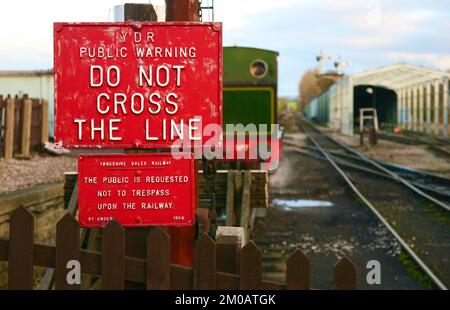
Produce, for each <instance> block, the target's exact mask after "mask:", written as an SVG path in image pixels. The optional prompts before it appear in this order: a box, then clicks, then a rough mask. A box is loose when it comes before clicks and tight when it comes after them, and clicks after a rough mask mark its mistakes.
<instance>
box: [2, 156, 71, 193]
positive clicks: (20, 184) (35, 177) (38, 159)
mask: <svg viewBox="0 0 450 310" xmlns="http://www.w3.org/2000/svg"><path fill="white" fill-rule="evenodd" d="M75 170H77V159H76V158H75V157H70V156H58V157H56V156H40V155H36V156H34V157H33V158H32V159H30V160H18V159H13V160H9V161H5V160H4V159H0V193H3V192H9V191H15V190H18V189H22V188H27V187H30V186H35V185H38V184H43V183H51V182H62V181H63V180H64V172H65V171H75Z"/></svg>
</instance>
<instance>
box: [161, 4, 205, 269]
mask: <svg viewBox="0 0 450 310" xmlns="http://www.w3.org/2000/svg"><path fill="white" fill-rule="evenodd" d="M199 9H200V3H199V1H198V0H166V21H167V22H173V21H185V22H187V21H190V22H198V21H199V20H200V19H199ZM197 171H198V170H197ZM167 231H168V232H169V235H170V256H171V258H170V260H171V262H172V263H175V264H179V265H185V266H193V265H194V251H193V243H194V242H195V237H196V233H197V231H196V227H195V226H191V227H168V229H167Z"/></svg>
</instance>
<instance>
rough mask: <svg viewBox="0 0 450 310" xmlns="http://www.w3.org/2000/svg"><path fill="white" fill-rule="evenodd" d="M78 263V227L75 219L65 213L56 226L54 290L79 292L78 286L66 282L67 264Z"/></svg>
mask: <svg viewBox="0 0 450 310" xmlns="http://www.w3.org/2000/svg"><path fill="white" fill-rule="evenodd" d="M70 260H77V261H80V226H79V225H78V222H77V221H76V220H75V218H74V217H73V216H72V215H71V214H69V213H67V214H66V215H65V216H64V217H63V218H62V219H61V220H59V222H58V224H56V266H55V288H56V289H57V290H79V289H80V285H79V284H69V283H68V282H67V273H68V271H69V270H68V269H67V263H68V262H69V261H70Z"/></svg>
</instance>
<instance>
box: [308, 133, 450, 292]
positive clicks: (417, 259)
mask: <svg viewBox="0 0 450 310" xmlns="http://www.w3.org/2000/svg"><path fill="white" fill-rule="evenodd" d="M310 126H311V125H310ZM300 127H301V128H302V129H303V132H304V133H305V134H306V135H307V137H308V139H309V140H310V141H311V142H312V143H313V144H314V145H315V146H316V148H317V149H318V150H319V151H320V152H321V153H322V155H323V156H324V157H325V158H326V159H327V160H328V162H329V163H330V164H331V165H332V166H333V167H334V169H335V170H336V171H337V172H338V173H339V174H340V175H341V176H342V178H343V179H344V180H345V182H346V183H347V184H348V185H349V186H350V188H351V189H352V190H353V192H354V193H355V194H356V195H357V196H358V197H359V198H360V199H361V200H362V201H363V202H364V204H365V205H366V206H367V207H368V208H369V209H370V210H371V211H372V212H373V213H374V214H375V215H376V217H377V218H378V219H379V220H380V221H381V222H382V223H383V225H384V226H385V227H386V228H387V229H388V230H389V232H390V233H391V234H392V235H393V236H394V237H395V238H396V239H397V241H398V242H399V243H400V244H401V246H402V247H403V248H404V249H405V251H406V252H407V253H408V254H409V255H410V256H411V257H412V258H413V259H414V260H415V262H416V263H417V264H418V265H419V266H420V268H421V269H422V270H423V271H424V272H425V273H426V274H427V275H428V276H429V277H430V279H431V280H432V281H433V282H434V283H435V285H436V286H437V287H438V288H440V289H441V290H448V288H447V287H446V286H445V284H444V283H442V281H441V280H440V279H439V278H438V277H437V276H436V275H435V274H434V273H433V271H432V270H431V269H430V268H428V266H427V265H426V264H425V263H424V262H423V261H422V260H421V259H420V257H419V256H418V255H417V254H416V253H415V252H414V251H413V250H412V249H411V247H410V246H409V245H408V243H406V241H404V240H403V238H402V237H401V236H400V235H399V234H398V233H397V232H396V231H395V229H394V228H393V227H392V226H391V225H390V224H389V222H388V221H387V220H386V219H385V218H384V217H383V215H381V213H380V212H378V210H377V209H376V208H375V207H374V206H373V205H372V204H371V203H370V201H369V200H368V199H367V198H366V197H365V196H364V195H363V194H362V193H361V192H360V191H359V190H358V188H357V187H356V186H355V185H354V184H353V182H352V181H351V180H350V178H349V177H348V176H347V174H346V173H345V172H344V171H343V170H342V169H341V168H340V167H339V166H338V164H336V162H335V161H334V160H333V159H332V158H331V156H330V154H329V153H328V152H327V151H325V150H324V149H323V148H322V147H321V146H320V145H319V143H317V141H316V140H315V139H314V138H313V137H312V135H311V134H310V133H308V132H307V131H306V130H305V129H304V127H303V126H302V125H301V124H300ZM312 127H313V128H314V126H312ZM321 133H322V132H321V131H319V134H321Z"/></svg>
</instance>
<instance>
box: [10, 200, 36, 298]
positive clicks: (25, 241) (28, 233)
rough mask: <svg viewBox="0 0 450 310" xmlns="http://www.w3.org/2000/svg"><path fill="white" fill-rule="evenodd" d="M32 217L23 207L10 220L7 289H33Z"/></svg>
mask: <svg viewBox="0 0 450 310" xmlns="http://www.w3.org/2000/svg"><path fill="white" fill-rule="evenodd" d="M33 246H34V216H33V215H32V214H31V213H30V212H29V211H28V210H27V209H26V208H25V207H23V206H21V207H19V208H17V209H16V210H15V211H14V213H13V214H12V216H11V219H10V231H9V258H8V262H9V266H8V288H9V289H10V290H31V289H33V259H34V257H33Z"/></svg>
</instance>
